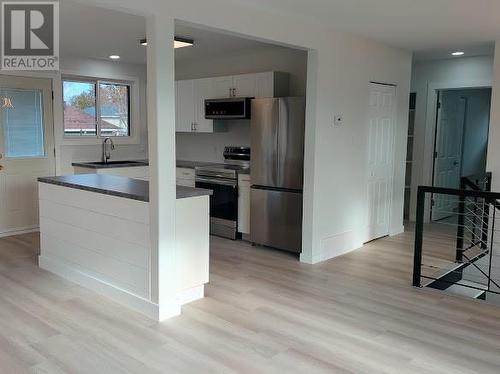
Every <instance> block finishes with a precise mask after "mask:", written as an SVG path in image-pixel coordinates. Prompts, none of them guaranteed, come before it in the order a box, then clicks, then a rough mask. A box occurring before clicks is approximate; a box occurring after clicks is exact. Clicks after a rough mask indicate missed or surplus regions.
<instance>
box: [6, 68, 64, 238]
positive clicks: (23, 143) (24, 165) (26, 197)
mask: <svg viewBox="0 0 500 374" xmlns="http://www.w3.org/2000/svg"><path fill="white" fill-rule="evenodd" d="M0 96H1V97H4V98H8V99H10V100H11V103H12V107H11V108H5V107H4V108H0V155H1V159H0V166H1V170H0V234H7V233H16V232H19V231H23V230H31V229H35V228H37V227H38V189H37V185H38V184H37V178H38V177H41V176H51V175H55V160H54V124H53V123H54V121H53V115H52V83H51V81H50V80H48V79H34V78H21V77H13V76H0Z"/></svg>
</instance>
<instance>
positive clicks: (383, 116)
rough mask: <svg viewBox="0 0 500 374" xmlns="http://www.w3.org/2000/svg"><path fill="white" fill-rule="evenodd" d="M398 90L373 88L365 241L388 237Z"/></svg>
mask: <svg viewBox="0 0 500 374" xmlns="http://www.w3.org/2000/svg"><path fill="white" fill-rule="evenodd" d="M395 113H396V87H395V86H392V85H385V84H377V83H371V84H370V109H369V118H368V120H369V137H368V183H367V186H368V187H367V188H368V190H367V195H368V226H367V236H366V238H365V239H366V240H365V241H370V240H374V239H378V238H381V237H383V236H387V235H389V230H390V217H391V205H392V192H393V191H392V184H393V176H394V165H393V163H394V131H395V123H396V119H395V118H396V117H395V116H396V114H395Z"/></svg>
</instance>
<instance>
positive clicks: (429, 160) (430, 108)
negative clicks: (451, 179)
mask: <svg viewBox="0 0 500 374" xmlns="http://www.w3.org/2000/svg"><path fill="white" fill-rule="evenodd" d="M489 87H491V81H490V80H470V81H448V82H446V81H443V82H429V84H428V85H427V113H426V119H425V134H424V155H423V165H422V180H421V181H419V183H417V186H416V187H418V185H419V184H422V185H427V186H430V185H432V171H433V164H434V160H433V153H434V142H435V137H436V131H435V130H436V115H437V91H438V90H458V89H471V88H489ZM413 166H415V165H413ZM412 187H413V186H412ZM416 193H417V191H416V189H415V188H412V189H411V194H412V195H413V194H416ZM430 211H431V206H430V200H428V201H426V205H425V213H424V217H425V219H424V221H425V222H429V219H430Z"/></svg>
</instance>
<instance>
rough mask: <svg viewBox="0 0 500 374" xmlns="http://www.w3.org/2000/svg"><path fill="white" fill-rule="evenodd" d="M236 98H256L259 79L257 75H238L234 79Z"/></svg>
mask: <svg viewBox="0 0 500 374" xmlns="http://www.w3.org/2000/svg"><path fill="white" fill-rule="evenodd" d="M233 85H234V88H235V96H236V97H256V96H257V79H256V75H255V74H244V75H236V76H234V77H233Z"/></svg>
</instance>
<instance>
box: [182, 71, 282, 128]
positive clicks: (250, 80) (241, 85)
mask: <svg viewBox="0 0 500 374" xmlns="http://www.w3.org/2000/svg"><path fill="white" fill-rule="evenodd" d="M288 80H289V78H288V74H287V73H279V72H272V71H271V72H265V73H254V74H240V75H233V76H227V77H215V78H203V79H191V80H182V81H177V82H176V89H175V92H176V116H175V121H176V123H175V129H176V131H177V132H214V124H213V120H207V119H205V100H207V99H223V98H229V97H282V96H288V89H289V82H288Z"/></svg>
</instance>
